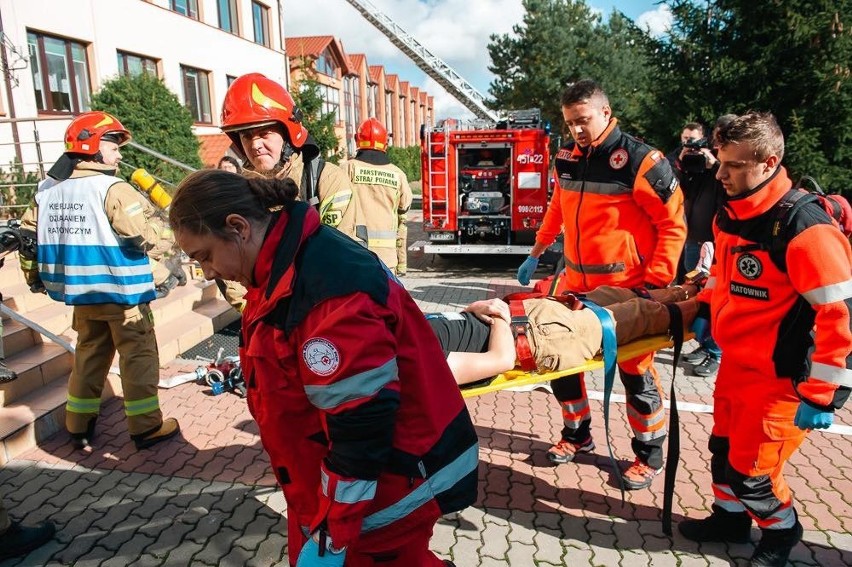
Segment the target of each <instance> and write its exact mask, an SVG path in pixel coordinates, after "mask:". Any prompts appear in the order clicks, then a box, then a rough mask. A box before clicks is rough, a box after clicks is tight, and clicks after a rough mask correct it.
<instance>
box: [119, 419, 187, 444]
mask: <svg viewBox="0 0 852 567" xmlns="http://www.w3.org/2000/svg"><path fill="white" fill-rule="evenodd" d="M178 433H180V425H179V424H178V421H177V420H176V419H175V418H173V417H169V418H166V419H164V420H163V423H162V424H160V426H159V427H158V428H157V429H155V430H153V431H149V432H147V433H142V434H140V435H131V437H132V438H133V441H134V442H135V443H136V448H137V449H147V448H148V447H150V446H152V445H155V444H157V443H159V442H160V441H165V440H166V439H171V438H172V437H174V436H175V435H177V434H178Z"/></svg>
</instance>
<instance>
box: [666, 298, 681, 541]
mask: <svg viewBox="0 0 852 567" xmlns="http://www.w3.org/2000/svg"><path fill="white" fill-rule="evenodd" d="M666 308H667V309H668V310H669V332H670V333H671V335H672V342H673V343H674V356H673V357H672V387H671V391H670V392H669V446H668V450H667V452H666V477H665V481H664V482H663V533H664V534H666V535H667V536H670V535H672V501H673V500H674V486H675V477H676V476H677V467H678V464H679V461H680V418H679V417H678V414H677V397H676V396H675V376H677V363H678V362H679V361H680V350H681V347H683V313H681V311H680V307H678V306H677V305H676V304H674V303H672V304H668V305H666Z"/></svg>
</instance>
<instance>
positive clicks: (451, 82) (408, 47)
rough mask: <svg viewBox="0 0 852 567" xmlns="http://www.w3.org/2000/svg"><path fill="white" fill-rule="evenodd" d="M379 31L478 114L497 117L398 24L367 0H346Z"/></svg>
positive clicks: (455, 74)
mask: <svg viewBox="0 0 852 567" xmlns="http://www.w3.org/2000/svg"><path fill="white" fill-rule="evenodd" d="M346 1H347V2H349V3H350V4H351V5H352V6H353V7H354V8H355V9H356V10H358V11H359V12H361V15H362V16H364V18H366V19H367V21H369V22H370V23H371V24H373V25H374V26H376V27H377V28H378V29H379V31H381V32H382V33H383V34H385V35H386V36H387V37H388V39H390V40H391V43H393V44H394V45H395V46H397V47H398V48H399V49H400V50H401V51H402V52H403V53H405V54H406V55H408V57H409V58H411V60H412V61H414V63H415V64H416V65H417V66H418V67H419V68H420V70H421V71H423V72H424V73H426V74H427V75H429V76H430V77H432V78H433V79H435V81H437V83H438V84H439V85H441V86H442V87H443V88H444V89H446V90H447V92H448V93H450V94H451V95H453V96H454V97H456V98H457V99H458V101H459V102H461V103H462V104H463V105H464V106H465V107H466V108H467V109H468V110H470V111H471V112H473V113H474V114H475V115H476V116H477V117H478V118H482V119H487V120H492V121H495V122H496V121H497V120H498V116H497V114H496V113H495V112H494V111H492V110H490V109H489V108H488V107H486V106H485V102H484V101H485V97H484V96H483V95H482V93H480V92H479V91H478V90H476V89H475V88H474V87H473V85H471V84H470V83H468V82H467V81H466V80H464V79H463V78H462V76H461V75H459V74H458V73H456V72H455V71H454V70H453V68H452V67H450V66H449V65H447V64H446V63H445V62H444V61H443V60H441V59H440V58H439V57H437V56H435V55H433V54H432V53H431V52H430V51H429V50H428V49H426V48H425V47H423V46H422V45H420V43H419V42H418V41H417V40H416V39H414V38H413V37H412V36H411V35H410V34H409V33H408V32H406V31H405V30H404V29H402V28H401V27H399V26H398V25H397V24H396V22H394V21H393V20H391V19H390V18H389V17H388V16H386V15H384V14H383V13H381V12H380V11H379V10H378V9H377V8H376V7H375V6H374V5H373V4H372V3H370V2H369V1H368V0H346Z"/></svg>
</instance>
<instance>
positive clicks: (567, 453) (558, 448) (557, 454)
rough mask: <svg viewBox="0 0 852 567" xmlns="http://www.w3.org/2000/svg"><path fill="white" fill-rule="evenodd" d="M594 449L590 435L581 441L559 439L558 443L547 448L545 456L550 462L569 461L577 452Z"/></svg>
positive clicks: (588, 451) (586, 451) (587, 451)
mask: <svg viewBox="0 0 852 567" xmlns="http://www.w3.org/2000/svg"><path fill="white" fill-rule="evenodd" d="M594 450H595V442H594V441H593V440H592V438H591V437H589V438H588V439H586V440H585V441H583V442H582V443H572V442H571V441H566V440H565V439H560V440H559V443H557V444H556V445H554V446H553V447H551V448H550V449H548V451H547V458H548V459H550V462H552V463H570V462H571V461H573V460H574V457H575V456H576V455H577V453H591V452H592V451H594Z"/></svg>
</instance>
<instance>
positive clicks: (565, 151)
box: [518, 80, 686, 490]
mask: <svg viewBox="0 0 852 567" xmlns="http://www.w3.org/2000/svg"><path fill="white" fill-rule="evenodd" d="M562 115H563V118H564V119H565V125H566V127H567V128H568V130H569V131H570V132H571V136H572V137H573V141H570V142H568V143H567V144H566V145H564V146H563V147H562V148H561V149H560V150H559V152H558V153H557V155H556V160H555V170H556V171H555V174H556V178H557V181H558V182H559V184H558V187H557V189H556V191H555V192H554V194H553V198H552V199H551V201H550V205H549V206H548V209H547V213H546V214H545V217H544V221H543V223H542V226H541V228H539V230H538V233H537V234H536V243H535V245H534V246H533V248H532V251H531V252H530V256H529V257H528V258H527V259H526V260H525V261H524V263H523V264H522V265H521V267H520V268H519V269H518V281H519V282H520V283H522V284H524V285H527V284H528V283H529V281H530V277H531V276H532V274H533V272H534V271H535V268H536V266H537V265H538V258H539V257H540V256H541V254H542V253H543V252H544V251H545V249H546V248H547V247H548V246H550V244H552V243H553V241H554V240H555V239H556V236H557V234H558V233H559V232H560V230H562V231H563V232H564V235H565V246H564V254H565V273H564V275H563V277H562V282H561V285H560V289H559V290H557V291H558V292H561V291H562V290H563V289H564V290H570V291H573V292H579V293H585V292H588V291H591V290H592V289H594V288H596V287H598V286H601V285H611V286H620V287H627V288H645V289H655V288H661V287H666V286H668V285H669V284H670V283H671V282H672V280H673V279H674V277H675V274H676V271H677V263H678V260H679V258H680V253H681V250H682V249H683V244H684V241H685V240H686V224H685V221H684V215H683V194H682V193H681V190H680V187H679V186H678V182H677V177H676V176H675V174H674V172H673V171H672V168H671V165H670V164H669V162H668V160H667V159H666V158H665V156H664V155H663V154H662V153H660V152H659V151H657V150H655V149H653V148H651V147H650V146H648V145H647V144H644V143H642V142H641V141H639V140H637V139H636V138H634V137H633V136H630V135H628V134H625V133H623V132H622V131H621V129H620V128H619V127H618V123H617V120H616V119H615V118H614V117H613V116H612V110H611V109H610V106H609V100H608V99H607V96H606V94H605V93H604V92H603V90H602V89H601V87H600V86H599V85H598V84H597V83H595V82H594V81H591V80H582V81H578V82H576V83H574V84H572V85H571V86H569V87H568V88H567V89H566V90H565V92H564V93H563V94H562ZM653 361H654V353H651V354H648V355H646V356H643V357H641V358H636V359H633V360H629V361H623V362H621V363H620V364H619V370H620V375H621V381H622V383H623V384H624V387H625V390H626V391H627V415H628V420H629V421H630V426H631V428H632V429H633V442H632V448H633V451H634V453H635V454H636V459H635V460H634V462H633V464H632V465H631V466H630V467H629V468H628V469H627V470H626V471H624V472H623V473H622V478H623V479H624V485H625V487H626V488H628V489H633V490H636V489H640V488H646V487H648V486H650V485H651V482H652V481H653V479H654V477H655V476H656V475H657V474H658V473H659V472H660V471H661V470H662V467H663V449H662V446H663V443H664V441H665V437H666V424H665V414H664V412H663V402H662V392H661V390H660V385H659V377H658V375H657V372H656V370H655V369H654V366H653ZM552 386H553V393H554V395H555V396H556V399H557V400H559V402H560V403H561V405H562V415H563V418H564V427H563V429H562V438H561V439H560V440H559V442H558V443H557V444H556V445H554V446H553V447H551V449H550V450H549V451H548V457H549V458H550V460H551V461H553V462H556V463H567V462H570V461H573V460H574V456H575V454H576V453H586V452H590V451H592V450H593V449H594V447H595V445H594V442H593V441H592V437H591V432H590V424H591V413H590V411H589V400H588V397H587V395H586V386H585V382H584V379H583V375H582V374H579V375H575V376H567V377H565V378H561V379H559V380H554V381H553V382H552Z"/></svg>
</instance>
